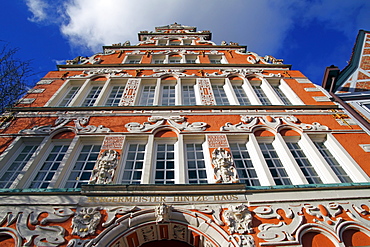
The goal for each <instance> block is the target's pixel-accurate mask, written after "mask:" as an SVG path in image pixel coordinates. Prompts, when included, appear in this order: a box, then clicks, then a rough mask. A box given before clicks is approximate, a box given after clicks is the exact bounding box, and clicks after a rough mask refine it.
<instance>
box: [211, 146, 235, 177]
mask: <svg viewBox="0 0 370 247" xmlns="http://www.w3.org/2000/svg"><path fill="white" fill-rule="evenodd" d="M212 165H213V169H214V173H215V177H216V183H238V182H239V179H238V174H237V172H236V169H235V167H234V161H233V159H232V158H231V154H230V152H229V151H227V150H225V149H223V148H217V149H215V150H214V151H213V152H212Z"/></svg>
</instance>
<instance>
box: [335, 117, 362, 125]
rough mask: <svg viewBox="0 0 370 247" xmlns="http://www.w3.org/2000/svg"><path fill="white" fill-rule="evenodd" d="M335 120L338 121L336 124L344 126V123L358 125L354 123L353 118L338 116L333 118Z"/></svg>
mask: <svg viewBox="0 0 370 247" xmlns="http://www.w3.org/2000/svg"><path fill="white" fill-rule="evenodd" d="M335 120H336V121H337V122H338V124H340V125H343V126H345V125H358V124H357V123H356V121H355V120H353V119H352V118H340V119H335Z"/></svg>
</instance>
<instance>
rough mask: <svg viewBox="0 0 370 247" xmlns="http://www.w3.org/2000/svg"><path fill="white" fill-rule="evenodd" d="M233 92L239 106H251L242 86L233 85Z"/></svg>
mask: <svg viewBox="0 0 370 247" xmlns="http://www.w3.org/2000/svg"><path fill="white" fill-rule="evenodd" d="M232 86H233V90H234V93H235V96H236V98H237V99H238V102H239V105H251V102H250V100H249V99H248V96H247V94H246V93H245V91H244V89H243V86H242V85H235V84H233V85H232Z"/></svg>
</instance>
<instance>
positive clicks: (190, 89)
mask: <svg viewBox="0 0 370 247" xmlns="http://www.w3.org/2000/svg"><path fill="white" fill-rule="evenodd" d="M182 104H183V105H196V100H195V92H194V85H183V86H182Z"/></svg>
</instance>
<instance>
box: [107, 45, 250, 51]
mask: <svg viewBox="0 0 370 247" xmlns="http://www.w3.org/2000/svg"><path fill="white" fill-rule="evenodd" d="M206 47H209V48H212V49H214V48H225V47H227V48H230V49H231V48H235V49H247V46H246V45H130V46H127V45H105V46H103V50H104V49H117V48H132V49H140V48H143V49H147V48H177V49H179V48H203V49H204V50H207V49H206Z"/></svg>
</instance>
